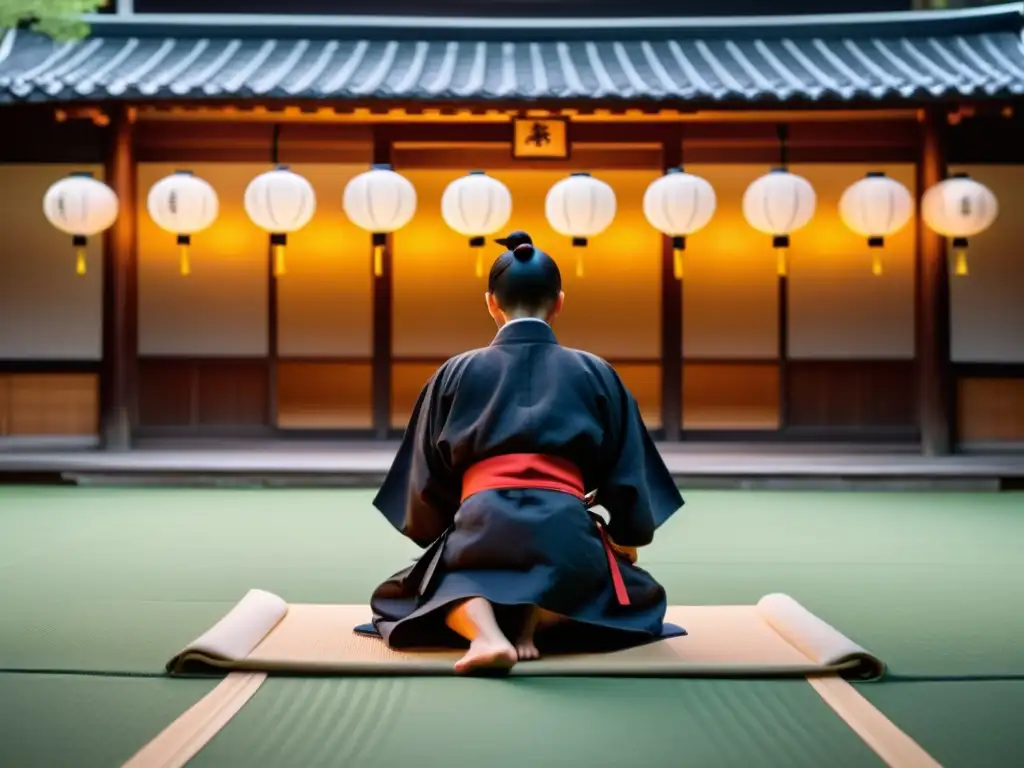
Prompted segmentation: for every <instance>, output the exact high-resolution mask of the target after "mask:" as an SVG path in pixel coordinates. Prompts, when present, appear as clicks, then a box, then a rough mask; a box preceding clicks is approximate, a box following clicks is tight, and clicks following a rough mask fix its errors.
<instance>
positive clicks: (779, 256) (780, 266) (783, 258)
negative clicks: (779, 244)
mask: <svg viewBox="0 0 1024 768" xmlns="http://www.w3.org/2000/svg"><path fill="white" fill-rule="evenodd" d="M776 251H777V252H776V254H775V268H776V269H777V270H778V273H779V277H785V276H786V275H787V273H788V272H789V263H788V262H789V258H788V255H787V253H786V249H785V248H777V249H776Z"/></svg>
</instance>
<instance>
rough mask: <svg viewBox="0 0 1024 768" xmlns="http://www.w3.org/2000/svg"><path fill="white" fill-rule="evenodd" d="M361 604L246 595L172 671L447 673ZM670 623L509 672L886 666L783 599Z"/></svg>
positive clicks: (771, 672)
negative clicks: (669, 634) (377, 630)
mask: <svg viewBox="0 0 1024 768" xmlns="http://www.w3.org/2000/svg"><path fill="white" fill-rule="evenodd" d="M370 618H371V615H370V609H369V608H368V607H367V606H364V605H303V604H296V605H289V604H288V603H286V602H285V601H284V600H283V599H282V598H280V597H278V596H277V595H274V594H271V593H270V592H264V591H263V590H258V589H254V590H251V591H250V592H249V593H248V594H247V595H246V596H245V597H244V598H243V599H242V600H241V601H240V602H239V603H238V604H237V605H236V606H235V607H234V608H232V609H231V611H230V612H228V614H227V615H226V616H225V617H224V618H223V619H221V620H220V621H219V622H217V624H215V625H214V626H213V627H212V628H211V629H210V630H209V631H207V632H206V633H205V634H203V635H202V636H200V637H199V638H197V639H196V640H195V641H194V642H192V643H189V645H187V646H186V647H185V648H184V649H182V651H181V652H179V653H177V654H175V655H174V657H173V658H171V659H170V661H168V662H167V670H168V671H169V672H170V673H172V674H181V673H185V672H198V671H207V672H215V671H217V670H246V671H260V672H278V673H285V674H305V675H373V676H385V675H395V676H400V675H402V676H404V675H449V674H453V673H454V672H453V669H452V666H453V664H454V663H455V661H456V660H457V659H458V658H459V656H460V655H461V654H460V653H459V652H458V651H451V650H436V651H435V650H423V651H392V650H390V649H389V648H388V647H387V646H386V645H385V644H384V643H383V642H382V641H381V640H380V639H378V638H374V637H364V636H360V635H357V634H355V633H354V632H353V631H352V629H353V627H355V626H356V625H359V624H364V623H366V622H368V621H369V620H370ZM666 621H669V622H671V623H673V624H678V625H679V626H682V627H684V628H685V629H686V630H687V633H688V634H687V635H686V636H683V637H675V638H669V639H666V640H661V641H658V642H654V643H650V644H648V645H644V646H640V647H638V648H630V649H628V650H624V651H616V652H613V653H601V654H578V655H557V656H556V655H552V656H548V657H545V658H542V659H540V660H538V661H530V662H526V663H522V664H518V665H517V666H515V667H514V668H513V669H512V670H511V674H513V675H532V676H551V677H554V676H605V677H804V676H807V675H824V674H840V675H842V676H843V677H847V678H853V679H858V680H872V679H878V678H879V677H881V676H882V674H883V673H884V671H885V665H884V664H883V663H882V661H881V660H880V659H878V658H877V657H876V656H874V655H873V654H871V653H869V652H868V651H866V650H865V649H864V648H861V647H860V646H859V645H857V644H856V643H854V642H853V641H852V640H850V639H849V638H848V637H846V636H845V635H843V634H842V633H841V632H839V631H838V630H836V629H835V628H834V627H832V626H830V625H829V624H826V623H825V622H824V621H822V620H821V619H819V618H818V617H817V616H815V615H814V614H812V613H811V612H810V611H808V610H807V609H806V608H804V607H803V606H802V605H800V604H799V603H798V602H796V601H795V600H794V599H793V598H791V597H788V596H787V595H782V594H774V595H767V596H766V597H763V598H761V600H759V601H758V603H757V605H710V606H672V607H670V608H669V610H668V614H667V616H666Z"/></svg>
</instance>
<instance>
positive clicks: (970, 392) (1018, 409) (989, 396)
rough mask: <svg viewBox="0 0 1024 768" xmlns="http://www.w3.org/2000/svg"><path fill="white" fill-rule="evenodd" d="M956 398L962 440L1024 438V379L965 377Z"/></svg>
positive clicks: (960, 381)
mask: <svg viewBox="0 0 1024 768" xmlns="http://www.w3.org/2000/svg"><path fill="white" fill-rule="evenodd" d="M957 402H958V407H957V437H958V438H959V440H960V441H961V442H964V443H972V442H975V443H981V442H1015V441H1024V379H981V378H962V379H960V380H959V381H958V382H957Z"/></svg>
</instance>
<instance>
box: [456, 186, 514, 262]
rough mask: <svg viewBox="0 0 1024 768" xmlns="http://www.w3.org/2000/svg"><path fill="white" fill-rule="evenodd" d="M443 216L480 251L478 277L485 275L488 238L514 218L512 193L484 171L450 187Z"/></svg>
mask: <svg viewBox="0 0 1024 768" xmlns="http://www.w3.org/2000/svg"><path fill="white" fill-rule="evenodd" d="M441 216H442V218H444V221H445V223H446V224H447V225H448V226H449V227H451V228H452V229H453V230H455V231H456V232H458V233H459V234H460V235H462V236H463V237H468V238H469V247H470V248H472V249H474V250H475V251H476V276H477V277H482V276H483V272H484V265H483V251H482V250H481V249H482V248H483V246H484V243H485V242H486V236H487V235H491V234H494V233H495V232H497V231H498V230H499V229H501V228H502V227H504V226H505V224H506V223H508V220H509V218H511V216H512V193H511V192H509V191H508V187H506V186H505V185H504V184H502V183H501V182H500V181H498V180H497V179H495V178H493V177H492V176H488V175H487V174H486V173H484V172H483V171H470V172H469V174H468V175H467V176H463V177H462V178H459V179H456V180H455V181H453V182H452V183H451V184H449V185H448V186H447V187H446V188H445V190H444V194H443V195H441Z"/></svg>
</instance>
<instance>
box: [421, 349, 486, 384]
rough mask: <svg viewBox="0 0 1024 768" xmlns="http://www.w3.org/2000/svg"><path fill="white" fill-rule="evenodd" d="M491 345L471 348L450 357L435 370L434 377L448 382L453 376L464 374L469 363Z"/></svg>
mask: <svg viewBox="0 0 1024 768" xmlns="http://www.w3.org/2000/svg"><path fill="white" fill-rule="evenodd" d="M487 349H489V347H480V348H479V349H470V350H467V351H466V352H460V353H459V354H457V355H454V356H452V357H449V358H448V359H447V360H445V361H444V362H443V363H441V366H440V367H439V368H438V369H437V370H436V371H435V372H434V376H433V379H435V380H437V381H440V382H442V383H448V382H450V381H452V379H453V378H457V377H459V376H461V375H462V373H463V372H464V371H465V370H466V367H467V366H468V365H469V363H470V362H471V361H472V360H473V359H474V358H475V357H477V356H479V355H480V354H482V353H484V352H486V351H487Z"/></svg>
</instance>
